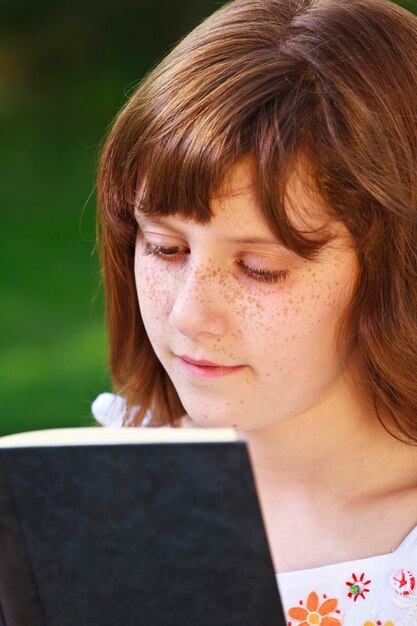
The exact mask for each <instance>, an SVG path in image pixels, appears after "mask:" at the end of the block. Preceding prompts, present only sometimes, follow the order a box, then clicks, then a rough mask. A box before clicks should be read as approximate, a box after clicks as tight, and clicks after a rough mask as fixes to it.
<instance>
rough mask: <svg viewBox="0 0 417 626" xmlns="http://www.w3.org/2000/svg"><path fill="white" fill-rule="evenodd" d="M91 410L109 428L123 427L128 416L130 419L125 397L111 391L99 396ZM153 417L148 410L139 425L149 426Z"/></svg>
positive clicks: (95, 417)
mask: <svg viewBox="0 0 417 626" xmlns="http://www.w3.org/2000/svg"><path fill="white" fill-rule="evenodd" d="M91 412H92V414H93V417H94V419H95V420H96V421H97V422H98V423H99V424H101V425H102V426H105V427H107V428H121V427H122V426H123V425H124V424H125V423H126V422H125V420H126V417H127V419H129V414H127V415H126V401H125V400H124V398H122V397H121V396H119V395H117V394H114V393H109V392H105V393H101V394H100V395H98V396H97V398H96V399H95V400H94V402H93V403H92V405H91ZM151 418H152V413H151V411H148V412H147V413H146V414H145V417H144V418H143V420H142V423H141V424H140V425H139V427H146V426H148V424H149V422H150V420H151Z"/></svg>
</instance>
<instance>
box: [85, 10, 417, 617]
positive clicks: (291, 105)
mask: <svg viewBox="0 0 417 626" xmlns="http://www.w3.org/2000/svg"><path fill="white" fill-rule="evenodd" d="M416 78H417V19H416V18H415V17H414V16H413V15H411V14H409V13H408V12H406V11H405V10H404V9H401V8H399V7H398V6H396V5H395V4H392V3H390V2H388V1H386V0H234V1H233V2H230V3H229V4H227V5H226V6H225V7H224V8H222V9H220V10H219V11H217V12H216V13H215V14H214V15H212V16H211V17H209V18H208V19H207V20H205V21H204V22H203V23H202V24H201V25H200V26H198V27H197V28H196V29H195V30H194V31H193V32H192V33H191V34H190V35H189V36H188V37H186V38H185V39H184V40H183V41H182V42H180V44H179V45H178V46H177V47H176V48H175V49H174V50H173V51H172V52H171V53H170V54H169V55H168V56H167V58H166V59H165V60H164V61H163V62H162V63H161V64H160V65H158V66H157V67H156V68H155V69H154V70H153V71H152V72H151V73H150V74H149V75H148V76H147V78H146V79H145V80H144V81H143V82H142V83H141V85H140V86H139V88H138V89H137V91H136V92H135V93H134V94H133V96H132V97H131V99H130V101H129V102H128V103H127V105H126V106H125V108H124V109H123V110H122V112H121V113H120V114H119V116H118V117H117V119H116V121H115V123H114V126H113V128H112V129H111V131H110V134H109V137H108V140H107V143H106V145H105V147H104V150H103V153H102V157H101V164H100V172H99V217H100V223H101V237H102V239H101V251H102V264H103V273H104V284H105V293H106V302H107V320H108V328H109V338H110V366H111V372H112V376H113V380H114V386H115V391H116V392H117V396H116V397H115V399H114V398H113V397H112V396H110V400H111V402H110V404H109V403H108V402H107V400H108V399H109V396H107V397H101V398H99V400H98V401H97V402H96V404H95V406H94V411H95V414H96V416H97V418H98V419H99V420H100V421H102V422H103V423H107V424H108V423H118V422H117V419H118V416H120V415H123V420H122V423H123V424H124V425H130V426H140V425H143V424H144V423H146V424H148V425H150V426H163V425H170V426H173V427H183V426H191V425H193V426H197V427H202V428H211V427H221V426H224V427H233V428H235V429H237V430H238V431H239V432H240V433H241V435H242V437H243V438H245V440H246V441H247V444H248V449H249V452H250V455H251V460H252V464H253V470H254V475H255V480H256V483H257V488H258V493H259V499H260V504H261V508H262V512H263V516H264V521H265V526H266V530H267V534H268V538H269V543H270V548H271V554H272V557H273V562H274V565H275V568H276V572H277V581H278V586H279V589H280V592H281V595H282V599H283V603H284V607H285V611H286V617H287V621H288V624H289V625H290V624H291V625H292V626H296V625H298V626H307V625H309V624H322V625H323V626H333V625H339V624H343V625H344V626H347V625H350V626H362V625H366V626H372V625H374V624H382V625H385V626H388V625H389V626H392V625H395V626H399V625H400V624H402V625H404V626H405V625H407V626H408V625H411V624H417V585H416V578H417V526H416V524H417V450H416V447H415V444H416V441H417V385H416V384H415V372H416V371H417V212H416V209H417V180H416V166H415V163H416V157H417V124H416V111H417V106H416V105H417V102H416V100H417V94H416ZM112 419H114V420H116V421H113V422H112ZM144 420H145V422H144ZM119 423H120V422H119ZM242 541H250V537H245V538H242Z"/></svg>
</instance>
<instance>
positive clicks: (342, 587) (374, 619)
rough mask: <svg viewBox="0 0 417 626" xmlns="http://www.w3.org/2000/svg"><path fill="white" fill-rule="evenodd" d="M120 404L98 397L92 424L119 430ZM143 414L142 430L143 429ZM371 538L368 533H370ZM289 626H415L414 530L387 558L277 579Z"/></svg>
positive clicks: (416, 569) (107, 396) (416, 566)
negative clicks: (94, 420)
mask: <svg viewBox="0 0 417 626" xmlns="http://www.w3.org/2000/svg"><path fill="white" fill-rule="evenodd" d="M123 410H124V401H123V399H122V398H121V397H119V396H115V395H113V394H109V393H105V394H101V395H100V396H99V397H98V398H97V399H96V400H95V401H94V403H93V405H92V412H93V415H94V417H95V418H96V420H97V421H98V422H99V423H100V424H102V425H103V426H107V427H120V426H121V425H122V421H123ZM150 418H151V414H149V413H147V414H146V416H145V419H144V420H143V422H142V424H141V426H147V425H148V423H149V420H150ZM370 532H372V529H370ZM276 579H277V583H278V588H279V591H280V595H281V599H282V603H283V607H284V612H285V616H286V619H287V624H288V626H310V625H313V624H314V625H321V626H340V625H342V624H343V626H417V584H416V579H417V526H416V527H415V528H413V529H412V530H411V531H410V533H409V534H408V535H407V537H406V538H405V539H404V540H403V541H402V543H401V544H400V545H399V546H398V548H396V549H395V550H393V551H392V552H389V553H388V554H381V555H378V556H372V557H367V558H364V559H356V560H354V561H344V562H342V563H335V564H332V565H324V566H322V567H315V568H311V569H305V570H298V571H294V572H285V573H280V574H276Z"/></svg>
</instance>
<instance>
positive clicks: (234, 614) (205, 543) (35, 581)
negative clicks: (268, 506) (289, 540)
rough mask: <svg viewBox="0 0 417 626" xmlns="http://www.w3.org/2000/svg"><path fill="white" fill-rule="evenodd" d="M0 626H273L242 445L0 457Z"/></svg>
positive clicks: (268, 569) (68, 449)
mask: <svg viewBox="0 0 417 626" xmlns="http://www.w3.org/2000/svg"><path fill="white" fill-rule="evenodd" d="M0 607H1V608H0V626H284V625H285V621H284V617H283V612H282V608H281V603H280V598H279V593H278V588H277V583H276V578H275V574H274V569H273V565H272V561H271V557H270V554H269V550H268V544H267V539H266V535H265V530H264V526H263V523H262V518H261V513H260V510H259V505H258V500H257V495H256V490H255V485H254V480H253V475H252V471H251V467H250V462H249V457H248V452H247V448H246V444H245V443H244V442H240V441H237V442H215V443H206V442H203V443H193V444H190V443H158V444H154V443H153V444H140V445H138V444H133V445H132V444H123V445H120V444H119V445H69V446H65V445H62V446H36V447H23V448H3V449H0Z"/></svg>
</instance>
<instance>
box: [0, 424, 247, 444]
mask: <svg viewBox="0 0 417 626" xmlns="http://www.w3.org/2000/svg"><path fill="white" fill-rule="evenodd" d="M238 440H239V438H238V436H237V433H236V431H234V430H233V429H232V428H206V429H205V428H169V427H163V428H127V427H122V428H103V427H101V426H98V427H96V426H88V427H85V428H53V429H47V430H34V431H30V432H25V433H17V434H15V435H5V436H3V437H0V448H21V447H33V446H60V445H61V446H69V445H77V446H78V445H83V444H85V445H100V444H107V445H110V444H123V443H210V442H230V441H238Z"/></svg>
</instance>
